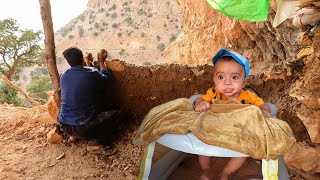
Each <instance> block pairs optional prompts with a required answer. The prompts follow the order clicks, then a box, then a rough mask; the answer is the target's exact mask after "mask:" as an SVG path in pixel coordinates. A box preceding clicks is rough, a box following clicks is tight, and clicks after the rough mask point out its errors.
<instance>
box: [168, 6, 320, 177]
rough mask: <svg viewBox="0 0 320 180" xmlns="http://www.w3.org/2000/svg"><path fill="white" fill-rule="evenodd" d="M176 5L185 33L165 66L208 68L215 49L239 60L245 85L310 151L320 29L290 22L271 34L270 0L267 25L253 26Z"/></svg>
mask: <svg viewBox="0 0 320 180" xmlns="http://www.w3.org/2000/svg"><path fill="white" fill-rule="evenodd" d="M177 1H178V2H179V4H180V6H181V8H182V9H183V19H184V31H183V34H181V35H180V37H179V39H178V40H177V41H176V42H175V43H173V44H171V45H170V46H169V47H168V48H167V49H166V50H165V52H164V56H165V57H166V58H167V60H168V61H174V62H177V63H182V64H207V63H208V64H210V61H211V57H212V56H213V55H214V54H215V53H216V52H217V51H218V50H219V49H220V48H228V49H230V50H233V51H237V52H239V53H241V54H243V55H244V56H246V57H247V58H248V59H249V61H250V65H251V69H252V71H251V77H250V78H251V80H250V83H252V84H254V86H255V87H256V88H257V89H258V91H259V92H260V93H262V94H263V96H264V98H267V99H268V100H269V101H271V102H273V103H275V104H276V105H277V107H278V109H279V117H280V118H281V119H283V120H285V121H287V122H288V123H289V124H290V126H291V128H292V129H293V132H294V134H295V136H296V137H297V139H298V140H299V141H304V140H307V141H308V140H311V141H312V143H309V144H311V146H312V144H314V145H316V144H318V143H320V93H319V92H320V70H319V66H320V61H319V59H320V28H319V27H318V26H317V25H307V26H304V27H302V28H296V27H294V26H293V25H292V20H291V19H290V20H286V21H284V22H283V23H282V24H281V25H279V26H278V27H277V28H273V27H272V21H273V18H274V17H275V9H276V1H275V0H271V8H270V10H269V17H268V20H267V21H264V22H254V23H251V22H245V21H238V20H235V19H232V18H229V17H227V16H225V15H223V14H221V13H220V12H218V11H215V10H214V9H213V8H212V7H211V6H209V5H208V3H207V2H206V1H192V0H177ZM311 149H312V148H311ZM313 150H314V151H316V152H319V151H318V150H317V149H313ZM304 154H307V153H304ZM306 159H307V158H306ZM288 162H289V163H291V164H289V166H291V167H295V168H296V169H298V170H301V171H305V170H306V168H302V167H303V166H308V165H307V163H306V164H303V163H301V162H299V163H298V162H294V161H290V160H288ZM310 173H319V171H313V172H310Z"/></svg>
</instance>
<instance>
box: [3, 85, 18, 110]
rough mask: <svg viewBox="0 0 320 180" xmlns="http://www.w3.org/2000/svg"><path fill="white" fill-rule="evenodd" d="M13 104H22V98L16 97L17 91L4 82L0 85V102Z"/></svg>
mask: <svg viewBox="0 0 320 180" xmlns="http://www.w3.org/2000/svg"><path fill="white" fill-rule="evenodd" d="M5 102H6V103H8V104H14V105H15V106H23V103H22V99H20V98H19V97H18V91H17V90H15V89H13V88H11V87H10V86H8V85H6V84H2V85H0V103H1V104H2V103H5Z"/></svg>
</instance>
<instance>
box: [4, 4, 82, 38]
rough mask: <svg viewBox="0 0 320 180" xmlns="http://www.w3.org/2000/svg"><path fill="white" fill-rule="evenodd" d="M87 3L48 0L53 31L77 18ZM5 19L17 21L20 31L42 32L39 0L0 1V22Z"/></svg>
mask: <svg viewBox="0 0 320 180" xmlns="http://www.w3.org/2000/svg"><path fill="white" fill-rule="evenodd" d="M87 2H88V0H50V4H51V15H52V21H53V29H54V31H57V30H58V29H60V28H61V27H62V26H64V25H65V24H67V23H68V22H70V20H72V19H74V18H76V17H78V15H80V14H81V13H82V12H83V11H84V10H85V9H86V5H87ZM6 18H12V19H14V20H17V23H18V24H19V25H20V27H21V29H32V30H34V31H38V30H41V31H42V32H43V27H42V20H41V15H40V4H39V0H1V5H0V20H3V19H6Z"/></svg>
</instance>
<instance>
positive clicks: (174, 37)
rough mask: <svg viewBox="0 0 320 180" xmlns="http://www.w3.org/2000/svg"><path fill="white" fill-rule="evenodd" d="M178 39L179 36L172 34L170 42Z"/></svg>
mask: <svg viewBox="0 0 320 180" xmlns="http://www.w3.org/2000/svg"><path fill="white" fill-rule="evenodd" d="M176 39H177V36H176V35H174V34H171V37H170V42H173V41H175V40H176Z"/></svg>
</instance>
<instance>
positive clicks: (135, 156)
mask: <svg viewBox="0 0 320 180" xmlns="http://www.w3.org/2000/svg"><path fill="white" fill-rule="evenodd" d="M42 110H44V109H42ZM35 111H36V112H37V113H39V112H40V113H41V112H42V111H41V110H30V109H26V108H18V107H11V106H6V105H1V106H0V112H1V115H0V147H1V149H0V154H1V155H0V179H128V180H129V179H136V177H137V175H138V173H139V163H140V157H141V154H142V148H140V147H134V146H133V145H132V144H131V139H132V138H133V132H132V133H127V134H125V135H124V136H123V137H122V138H121V139H119V140H118V141H117V142H116V143H115V146H116V147H117V149H118V152H117V153H116V154H115V155H113V156H109V157H103V156H97V155H94V154H88V153H87V152H86V151H85V142H84V141H79V142H77V143H66V142H63V143H58V144H50V143H47V139H46V134H47V132H48V131H49V130H51V129H52V128H53V126H52V125H48V124H44V123H43V122H39V121H38V119H37V118H33V117H32V116H33V115H34V113H35ZM43 114H45V112H43Z"/></svg>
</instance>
